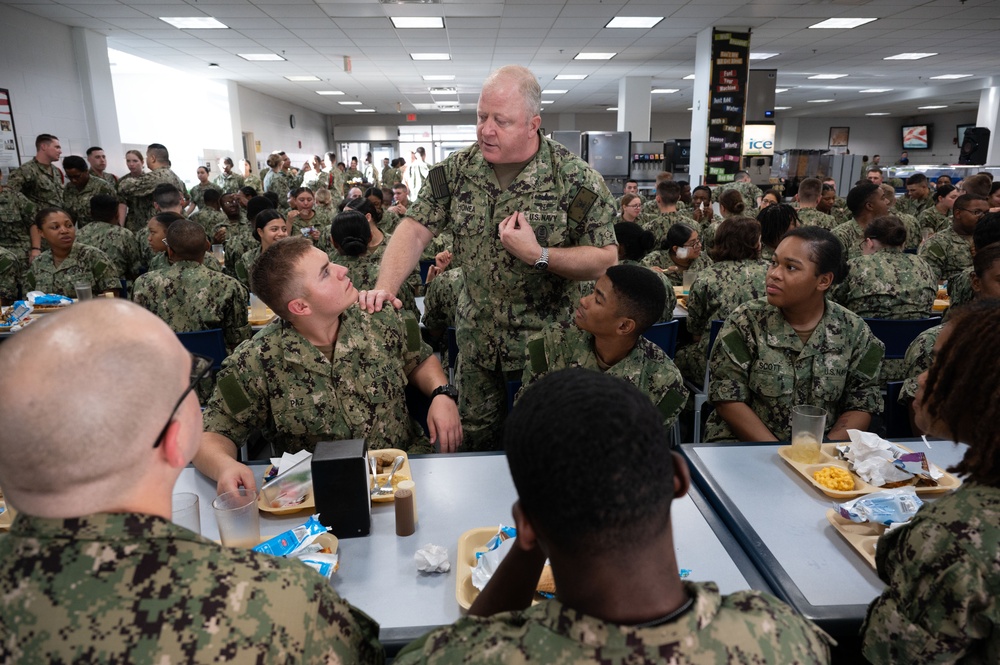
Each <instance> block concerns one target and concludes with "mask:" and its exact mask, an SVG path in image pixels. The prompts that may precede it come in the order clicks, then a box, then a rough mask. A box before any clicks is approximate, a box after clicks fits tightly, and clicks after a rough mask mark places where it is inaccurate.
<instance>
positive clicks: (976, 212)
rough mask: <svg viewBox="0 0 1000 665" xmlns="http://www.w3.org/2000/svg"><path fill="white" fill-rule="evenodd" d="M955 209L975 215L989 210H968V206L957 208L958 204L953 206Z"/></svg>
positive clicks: (978, 215) (983, 213) (979, 215)
mask: <svg viewBox="0 0 1000 665" xmlns="http://www.w3.org/2000/svg"><path fill="white" fill-rule="evenodd" d="M955 210H962V211H964V212H967V213H969V214H970V215H974V216H976V217H982V216H983V215H985V214H986V213H988V212H989V210H969V209H968V208H959V207H958V206H955Z"/></svg>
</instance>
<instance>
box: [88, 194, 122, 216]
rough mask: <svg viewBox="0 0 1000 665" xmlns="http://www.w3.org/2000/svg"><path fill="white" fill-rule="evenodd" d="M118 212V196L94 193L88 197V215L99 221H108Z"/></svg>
mask: <svg viewBox="0 0 1000 665" xmlns="http://www.w3.org/2000/svg"><path fill="white" fill-rule="evenodd" d="M117 214H118V198H117V197H114V196H111V195H110V194H95V195H94V196H92V197H91V199H90V216H91V217H93V218H94V219H95V220H96V221H99V222H110V221H112V220H114V218H115V216H116V215H117Z"/></svg>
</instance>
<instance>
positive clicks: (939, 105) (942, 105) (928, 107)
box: [917, 104, 948, 111]
mask: <svg viewBox="0 0 1000 665" xmlns="http://www.w3.org/2000/svg"><path fill="white" fill-rule="evenodd" d="M946 108H948V105H947V104H938V105H935V106H918V107H917V109H918V110H920V111H930V110H932V109H946Z"/></svg>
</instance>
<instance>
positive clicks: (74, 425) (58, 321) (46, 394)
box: [0, 299, 383, 664]
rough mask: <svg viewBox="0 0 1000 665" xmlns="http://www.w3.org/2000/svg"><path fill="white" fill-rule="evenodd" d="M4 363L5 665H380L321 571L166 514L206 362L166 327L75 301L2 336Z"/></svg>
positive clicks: (0, 557)
mask: <svg viewBox="0 0 1000 665" xmlns="http://www.w3.org/2000/svg"><path fill="white" fill-rule="evenodd" d="M65 339H72V340H74V343H73V344H65V343H62V342H61V341H60V340H65ZM81 350H85V352H81ZM0 365H2V366H3V367H4V372H5V380H4V381H3V382H2V383H0V420H2V422H3V423H4V425H3V427H2V428H0V484H2V486H3V491H4V496H5V499H6V500H7V501H8V507H9V506H14V507H15V508H17V510H18V514H17V516H16V518H15V519H14V523H13V525H12V527H11V530H10V533H9V534H7V535H5V536H3V537H0V633H2V634H3V639H2V640H0V661H2V662H5V663H8V662H10V663H13V662H18V663H69V662H79V661H81V660H83V661H87V662H93V663H111V662H115V663H140V662H172V663H181V662H184V663H195V662H197V663H208V662H219V661H224V660H233V659H234V658H238V659H239V660H246V661H248V662H261V663H263V662H286V661H287V660H288V659H289V658H294V660H295V661H296V662H301V663H317V664H318V663H329V662H338V663H355V664H360V663H376V664H378V663H382V662H383V653H382V648H381V646H380V645H379V643H378V624H376V623H375V622H374V621H373V620H372V619H371V618H369V617H368V616H366V615H365V614H364V613H363V612H361V611H359V610H357V609H355V608H354V607H352V606H351V605H350V604H348V603H347V602H346V601H345V600H343V599H342V598H340V597H339V596H338V595H337V593H336V592H335V591H334V590H333V588H332V587H331V586H330V584H329V582H328V581H327V580H326V579H324V578H323V577H322V576H320V575H319V574H317V573H316V572H314V571H312V570H311V569H309V568H307V567H306V566H304V565H302V564H301V563H298V562H296V561H291V560H288V559H284V558H281V557H274V556H269V555H265V554H258V553H256V552H253V551H250V550H246V549H238V548H228V547H221V546H219V545H217V544H216V543H214V542H212V541H211V540H208V539H206V538H202V537H201V536H199V535H198V534H196V533H192V532H191V531H189V530H187V529H185V528H183V527H180V526H177V525H175V524H173V523H172V522H171V521H170V516H171V498H170V497H171V494H172V491H173V487H174V484H175V482H176V480H177V478H178V476H179V475H180V473H181V470H182V469H183V468H184V467H185V466H186V465H187V464H188V462H189V461H190V460H191V459H192V458H193V457H194V455H195V453H196V452H197V450H198V446H199V438H200V434H201V425H200V422H199V418H200V414H199V411H198V401H197V399H196V398H195V397H193V396H192V395H190V394H188V386H189V385H191V382H192V377H193V375H196V373H197V374H199V375H200V374H203V372H204V371H207V369H208V368H209V367H210V366H211V365H210V363H205V362H203V361H201V360H200V359H199V360H196V359H193V358H192V357H191V355H190V354H188V352H187V351H186V350H185V349H184V347H183V346H181V344H180V342H178V340H177V337H176V336H175V335H174V333H173V332H172V331H171V330H170V329H169V328H168V327H167V326H166V325H164V324H163V322H162V321H160V320H158V319H157V318H156V317H154V316H153V315H151V314H150V313H149V312H146V311H144V310H143V309H142V308H141V307H137V306H136V305H133V304H131V303H129V302H126V301H124V300H120V299H116V300H105V299H98V300H96V301H94V302H87V303H81V304H79V305H74V306H73V307H71V308H69V309H67V311H65V312H60V313H59V314H56V315H53V316H50V317H45V318H44V319H43V320H40V321H38V322H36V323H34V324H33V325H32V326H30V327H29V328H28V329H26V330H24V331H23V332H21V333H18V334H17V335H16V336H15V337H14V338H13V339H10V340H8V341H6V342H4V343H3V347H2V348H0ZM88 395H100V399H88V398H87V396H88ZM178 398H180V402H179V403H178ZM39 399H44V400H46V401H48V402H51V403H56V402H58V403H59V409H58V410H59V417H57V418H53V412H52V411H51V410H49V409H44V408H38V406H37V400H39ZM171 409H173V411H171ZM165 424H166V426H165ZM29 440H30V441H31V446H30V452H29V451H27V450H26V448H25V446H24V442H25V441H29ZM94 460H100V463H95V461H94ZM236 654H238V657H237V656H236Z"/></svg>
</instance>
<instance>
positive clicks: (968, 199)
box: [952, 190, 989, 217]
mask: <svg viewBox="0 0 1000 665" xmlns="http://www.w3.org/2000/svg"><path fill="white" fill-rule="evenodd" d="M966 192H968V190H966ZM973 201H985V202H986V203H989V199H988V198H986V197H985V196H980V195H978V194H969V193H966V194H962V195H961V196H959V197H958V198H957V199H955V204H954V205H953V206H952V210H954V209H955V208H965V207H967V206H968V205H969V204H970V203H972V202H973ZM984 217H985V215H984Z"/></svg>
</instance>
